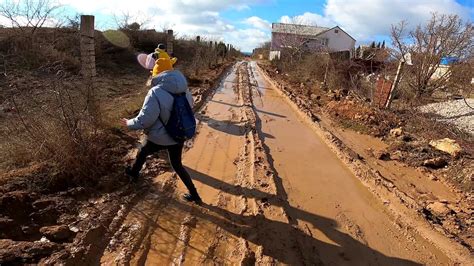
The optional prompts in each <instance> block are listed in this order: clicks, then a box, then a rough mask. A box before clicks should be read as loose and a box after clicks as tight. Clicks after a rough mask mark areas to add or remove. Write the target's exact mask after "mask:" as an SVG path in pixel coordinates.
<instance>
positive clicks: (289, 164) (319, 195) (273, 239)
mask: <svg viewBox="0 0 474 266" xmlns="http://www.w3.org/2000/svg"><path fill="white" fill-rule="evenodd" d="M198 119H199V121H200V126H199V134H198V136H197V137H196V139H195V140H194V143H193V147H192V148H191V149H189V150H188V151H187V152H186V154H185V157H184V164H185V165H186V166H187V168H188V170H189V171H190V174H191V176H192V177H193V178H194V180H195V183H196V186H197V188H198V191H199V192H200V194H201V196H202V197H203V201H204V203H203V204H202V205H200V206H198V205H194V204H188V203H185V202H183V201H182V200H180V199H179V193H181V192H183V191H184V187H183V186H182V184H181V183H180V182H178V181H177V178H176V177H174V175H172V174H164V175H161V176H158V177H156V179H155V183H154V188H153V189H152V193H149V194H147V195H144V196H143V199H142V200H141V201H139V202H138V203H137V205H136V206H135V207H134V208H133V210H132V211H131V212H130V213H129V214H128V216H127V218H126V219H125V222H124V223H123V225H122V227H121V229H120V230H119V231H118V232H117V233H116V234H115V236H114V237H113V239H112V241H111V243H110V244H109V246H108V248H107V250H106V251H105V252H104V253H103V255H102V258H101V263H102V264H105V265H113V264H117V263H118V264H123V263H130V264H132V265H136V264H138V265H167V264H178V265H182V264H184V265H196V264H239V263H242V264H250V265H251V264H260V265H262V264H265V265H267V264H273V263H276V264H291V265H305V264H306V265H315V264H329V265H405V264H407V265H410V264H420V263H421V264H430V265H437V264H452V263H453V262H452V261H451V260H450V259H449V258H448V257H447V256H445V255H444V254H443V253H442V252H441V251H440V250H438V249H437V248H436V247H435V246H434V245H433V244H431V243H429V242H428V241H426V240H425V239H424V238H422V237H421V236H419V235H417V234H416V233H414V232H413V231H411V230H406V228H404V227H403V226H402V225H401V224H400V223H397V222H396V221H394V218H393V217H392V215H391V214H390V212H389V211H388V210H386V206H385V205H384V204H383V203H382V201H381V200H380V199H378V198H376V197H375V196H374V195H373V194H372V193H371V192H369V190H368V189H367V188H366V187H364V186H363V185H362V184H361V183H360V181H359V180H358V179H357V178H356V177H355V176H354V175H353V174H352V172H351V171H350V170H349V169H348V168H347V167H346V166H345V165H344V163H343V162H342V161H340V160H339V159H338V157H337V156H336V155H335V154H334V153H333V152H332V151H331V149H330V148H329V147H328V146H327V145H326V144H325V142H324V141H323V140H322V139H321V138H320V137H319V135H318V134H316V133H315V132H314V129H312V128H311V127H310V126H308V125H307V124H306V123H305V122H304V121H303V119H302V118H301V117H300V116H299V114H298V113H297V112H296V111H295V110H294V109H292V107H291V106H290V105H289V104H288V102H287V101H286V99H285V98H284V97H283V96H282V95H281V94H280V93H279V92H278V91H277V89H276V88H274V87H272V85H271V84H270V83H269V82H268V81H267V80H266V79H265V78H264V77H263V75H262V74H261V73H260V71H259V70H258V68H257V67H256V65H255V63H254V62H240V63H237V64H236V65H235V66H234V67H233V69H232V70H231V72H230V73H229V75H228V76H227V77H226V78H225V80H224V81H223V82H222V85H221V87H220V88H219V89H218V91H217V92H216V93H215V95H214V96H213V97H212V99H210V100H209V102H208V104H207V105H206V106H205V107H204V108H203V109H202V111H201V112H200V113H199V114H198Z"/></svg>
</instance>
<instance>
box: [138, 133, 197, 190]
mask: <svg viewBox="0 0 474 266" xmlns="http://www.w3.org/2000/svg"><path fill="white" fill-rule="evenodd" d="M164 149H166V150H167V151H168V157H169V160H170V163H171V166H172V167H173V169H174V171H175V172H176V173H177V174H178V176H179V178H181V181H183V183H184V185H185V186H186V188H187V189H188V190H189V193H191V195H193V196H198V193H197V191H196V187H195V186H194V184H193V181H192V179H191V177H190V176H189V174H188V172H187V171H186V169H184V167H183V164H182V163H181V155H182V154H183V143H178V144H176V145H171V146H161V145H158V144H155V143H153V142H151V141H146V142H145V145H143V147H142V148H141V149H140V151H139V152H138V155H137V158H136V159H135V163H134V164H133V166H132V172H133V173H135V174H137V175H138V173H140V170H141V169H142V167H143V164H144V163H145V161H146V157H147V156H148V155H151V154H153V153H155V152H157V151H160V150H164Z"/></svg>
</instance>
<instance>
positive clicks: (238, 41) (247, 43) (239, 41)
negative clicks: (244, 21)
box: [223, 28, 270, 52]
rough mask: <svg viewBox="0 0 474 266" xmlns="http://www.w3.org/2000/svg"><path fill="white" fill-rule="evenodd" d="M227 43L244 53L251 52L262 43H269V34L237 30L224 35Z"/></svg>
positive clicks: (257, 30)
mask: <svg viewBox="0 0 474 266" xmlns="http://www.w3.org/2000/svg"><path fill="white" fill-rule="evenodd" d="M223 36H224V39H225V40H226V41H227V42H230V43H232V44H234V46H236V47H239V48H240V49H241V50H242V51H244V52H251V51H252V50H253V49H254V48H256V47H258V46H260V45H261V44H263V43H264V42H267V41H270V33H269V32H266V31H262V30H259V29H255V28H253V29H238V30H235V31H232V32H227V33H225V34H224V35H223Z"/></svg>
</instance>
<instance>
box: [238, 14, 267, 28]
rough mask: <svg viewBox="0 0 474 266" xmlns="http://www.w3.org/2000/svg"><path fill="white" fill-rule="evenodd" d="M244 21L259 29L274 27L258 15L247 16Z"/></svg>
mask: <svg viewBox="0 0 474 266" xmlns="http://www.w3.org/2000/svg"><path fill="white" fill-rule="evenodd" d="M243 22H244V23H245V24H247V25H250V26H252V27H254V28H257V29H262V30H270V29H271V28H272V24H271V23H270V22H268V21H267V20H264V19H262V18H259V17H256V16H253V17H249V18H246V19H245V20H244V21H243Z"/></svg>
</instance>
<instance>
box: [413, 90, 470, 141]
mask: <svg viewBox="0 0 474 266" xmlns="http://www.w3.org/2000/svg"><path fill="white" fill-rule="evenodd" d="M466 101H467V103H468V104H469V105H470V106H472V107H474V99H466ZM419 110H420V111H421V112H423V113H433V114H437V115H439V116H441V117H442V118H439V119H438V121H444V122H448V123H451V124H453V125H455V126H456V127H457V128H459V129H462V130H464V131H466V132H468V133H469V134H471V135H474V109H472V108H470V107H469V106H467V105H466V103H465V102H464V100H454V101H447V102H441V103H432V104H428V105H425V106H422V107H420V108H419Z"/></svg>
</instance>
